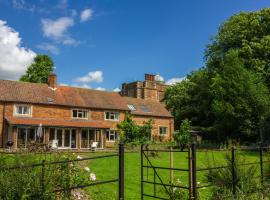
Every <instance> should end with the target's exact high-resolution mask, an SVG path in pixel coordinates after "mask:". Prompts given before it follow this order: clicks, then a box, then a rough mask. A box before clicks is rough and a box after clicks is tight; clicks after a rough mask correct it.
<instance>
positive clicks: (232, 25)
mask: <svg viewBox="0 0 270 200" xmlns="http://www.w3.org/2000/svg"><path fill="white" fill-rule="evenodd" d="M269 27H270V9H269V8H265V9H263V10H261V11H258V12H242V13H240V14H237V15H234V16H232V17H231V18H230V19H229V20H227V21H226V22H225V23H224V24H223V25H222V26H221V27H220V28H219V32H218V33H217V35H216V36H215V37H214V38H213V40H212V43H211V44H210V45H208V47H207V50H206V54H205V56H206V60H207V66H208V67H210V68H211V69H216V68H219V67H220V63H221V62H222V60H223V58H224V56H225V55H226V54H227V53H228V52H229V51H230V50H237V51H238V52H239V56H240V57H241V58H242V59H243V64H244V66H245V68H247V69H251V70H252V71H254V72H255V73H256V74H258V75H260V76H261V77H263V78H264V80H265V82H266V84H267V85H268V87H269V86H270V75H269V70H270V51H269V50H270V36H269Z"/></svg>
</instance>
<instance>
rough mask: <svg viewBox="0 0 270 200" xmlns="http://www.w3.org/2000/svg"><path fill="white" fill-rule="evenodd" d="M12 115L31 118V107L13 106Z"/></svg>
mask: <svg viewBox="0 0 270 200" xmlns="http://www.w3.org/2000/svg"><path fill="white" fill-rule="evenodd" d="M14 115H16V116H23V117H31V116H32V106H31V105H22V104H16V105H14Z"/></svg>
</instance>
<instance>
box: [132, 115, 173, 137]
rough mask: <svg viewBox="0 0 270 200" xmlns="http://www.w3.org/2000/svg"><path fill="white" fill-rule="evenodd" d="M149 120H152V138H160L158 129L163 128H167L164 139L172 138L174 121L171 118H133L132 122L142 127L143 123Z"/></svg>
mask: <svg viewBox="0 0 270 200" xmlns="http://www.w3.org/2000/svg"><path fill="white" fill-rule="evenodd" d="M150 118H152V119H153V129H152V135H153V136H160V135H159V127H160V126H164V127H168V134H167V135H166V136H165V137H164V139H165V140H168V139H170V138H171V137H172V134H173V132H174V120H173V119H172V118H162V117H145V116H133V119H134V121H136V123H137V124H138V125H143V123H144V122H147V121H148V120H149V119H150Z"/></svg>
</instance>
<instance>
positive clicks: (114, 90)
mask: <svg viewBox="0 0 270 200" xmlns="http://www.w3.org/2000/svg"><path fill="white" fill-rule="evenodd" d="M120 91H121V90H120V88H114V89H113V92H120Z"/></svg>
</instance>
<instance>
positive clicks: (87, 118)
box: [71, 108, 90, 120]
mask: <svg viewBox="0 0 270 200" xmlns="http://www.w3.org/2000/svg"><path fill="white" fill-rule="evenodd" d="M75 110H76V111H77V117H73V111H75ZM78 111H86V114H87V117H86V118H84V117H82V118H81V117H78ZM89 116H90V111H89V110H87V109H79V108H73V109H71V118H72V119H85V120H89Z"/></svg>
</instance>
